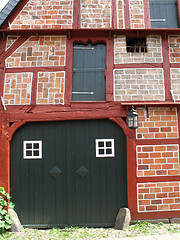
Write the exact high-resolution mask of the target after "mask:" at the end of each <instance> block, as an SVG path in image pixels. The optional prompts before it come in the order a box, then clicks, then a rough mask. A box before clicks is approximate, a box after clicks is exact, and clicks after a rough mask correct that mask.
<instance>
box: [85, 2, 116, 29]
mask: <svg viewBox="0 0 180 240" xmlns="http://www.w3.org/2000/svg"><path fill="white" fill-rule="evenodd" d="M81 27H82V28H110V27H111V0H82V1H81Z"/></svg>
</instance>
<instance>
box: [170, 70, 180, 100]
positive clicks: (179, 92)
mask: <svg viewBox="0 0 180 240" xmlns="http://www.w3.org/2000/svg"><path fill="white" fill-rule="evenodd" d="M170 73H171V90H172V93H173V97H174V100H175V101H179V100H180V81H179V79H180V69H179V68H171V69H170Z"/></svg>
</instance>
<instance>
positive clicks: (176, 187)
mask: <svg viewBox="0 0 180 240" xmlns="http://www.w3.org/2000/svg"><path fill="white" fill-rule="evenodd" d="M137 203H138V212H157V211H174V210H180V183H179V182H158V183H156V182H154V183H138V184H137Z"/></svg>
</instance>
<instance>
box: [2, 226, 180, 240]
mask: <svg viewBox="0 0 180 240" xmlns="http://www.w3.org/2000/svg"><path fill="white" fill-rule="evenodd" d="M175 232H180V224H163V223H158V224H150V223H146V222H144V223H138V224H135V225H131V226H130V227H129V228H128V229H127V230H115V229H113V228H76V227H75V228H73V227H71V228H64V229H58V228H53V229H48V230H37V229H28V228H26V229H24V232H22V233H5V234H1V235H0V239H3V240H4V239H11V240H14V239H15V240H26V239H33V240H53V239H56V240H57V239H62V240H69V239H73V240H80V239H86V240H89V239H93V240H95V239H104V240H105V239H109V240H110V239H112V240H113V239H118V238H119V239H120V238H122V237H127V240H128V237H134V236H139V235H152V234H166V233H168V234H169V233H175Z"/></svg>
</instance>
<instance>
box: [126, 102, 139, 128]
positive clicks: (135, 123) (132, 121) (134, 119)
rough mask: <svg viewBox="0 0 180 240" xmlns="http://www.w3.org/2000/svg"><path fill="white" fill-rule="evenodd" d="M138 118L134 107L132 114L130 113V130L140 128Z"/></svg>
mask: <svg viewBox="0 0 180 240" xmlns="http://www.w3.org/2000/svg"><path fill="white" fill-rule="evenodd" d="M138 117H139V115H138V113H137V112H136V110H135V109H134V107H133V106H132V108H131V110H130V112H129V113H128V128H130V129H136V128H138V126H139V123H138Z"/></svg>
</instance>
